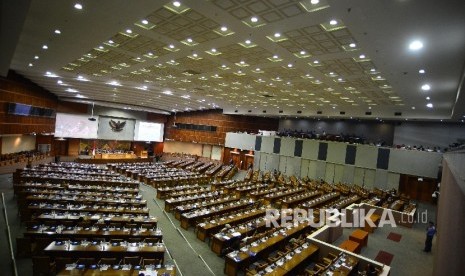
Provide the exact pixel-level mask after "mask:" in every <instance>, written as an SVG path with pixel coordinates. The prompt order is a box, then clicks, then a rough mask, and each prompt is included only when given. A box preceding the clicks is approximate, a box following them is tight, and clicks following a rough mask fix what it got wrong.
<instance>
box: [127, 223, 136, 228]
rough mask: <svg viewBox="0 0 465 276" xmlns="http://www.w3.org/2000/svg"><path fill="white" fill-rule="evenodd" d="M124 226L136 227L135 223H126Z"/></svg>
mask: <svg viewBox="0 0 465 276" xmlns="http://www.w3.org/2000/svg"><path fill="white" fill-rule="evenodd" d="M125 227H126V228H129V229H137V224H135V223H127V224H126V225H125Z"/></svg>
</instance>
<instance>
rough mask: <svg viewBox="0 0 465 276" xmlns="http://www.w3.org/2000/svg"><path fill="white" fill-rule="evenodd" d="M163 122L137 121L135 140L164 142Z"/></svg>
mask: <svg viewBox="0 0 465 276" xmlns="http://www.w3.org/2000/svg"><path fill="white" fill-rule="evenodd" d="M163 127H164V125H163V124H160V123H151V122H143V121H136V127H135V131H134V141H147V142H163Z"/></svg>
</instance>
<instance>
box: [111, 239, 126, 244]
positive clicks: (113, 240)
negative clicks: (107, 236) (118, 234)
mask: <svg viewBox="0 0 465 276" xmlns="http://www.w3.org/2000/svg"><path fill="white" fill-rule="evenodd" d="M122 242H123V239H111V240H110V243H117V244H120V243H122Z"/></svg>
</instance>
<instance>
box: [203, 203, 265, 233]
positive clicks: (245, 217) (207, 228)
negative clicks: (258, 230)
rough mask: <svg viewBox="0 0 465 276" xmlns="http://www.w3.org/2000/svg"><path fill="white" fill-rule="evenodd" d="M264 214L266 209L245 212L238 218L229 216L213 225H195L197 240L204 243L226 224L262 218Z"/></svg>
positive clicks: (209, 223)
mask: <svg viewBox="0 0 465 276" xmlns="http://www.w3.org/2000/svg"><path fill="white" fill-rule="evenodd" d="M265 212H266V209H264V208H263V209H258V210H252V211H247V214H241V215H240V216H237V215H236V216H235V215H230V216H228V217H226V218H223V220H220V221H218V222H215V223H211V222H208V223H200V224H198V225H197V238H198V239H199V240H201V241H205V239H206V238H208V237H210V235H211V234H212V233H214V232H218V231H219V230H221V228H223V227H224V226H225V225H226V224H231V225H235V224H238V223H241V222H243V221H246V220H249V219H253V218H256V217H259V216H263V215H265Z"/></svg>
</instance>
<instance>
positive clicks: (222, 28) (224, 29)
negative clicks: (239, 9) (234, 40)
mask: <svg viewBox="0 0 465 276" xmlns="http://www.w3.org/2000/svg"><path fill="white" fill-rule="evenodd" d="M220 30H221V31H223V32H226V31H227V30H228V27H226V26H223V27H221V29H220Z"/></svg>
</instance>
